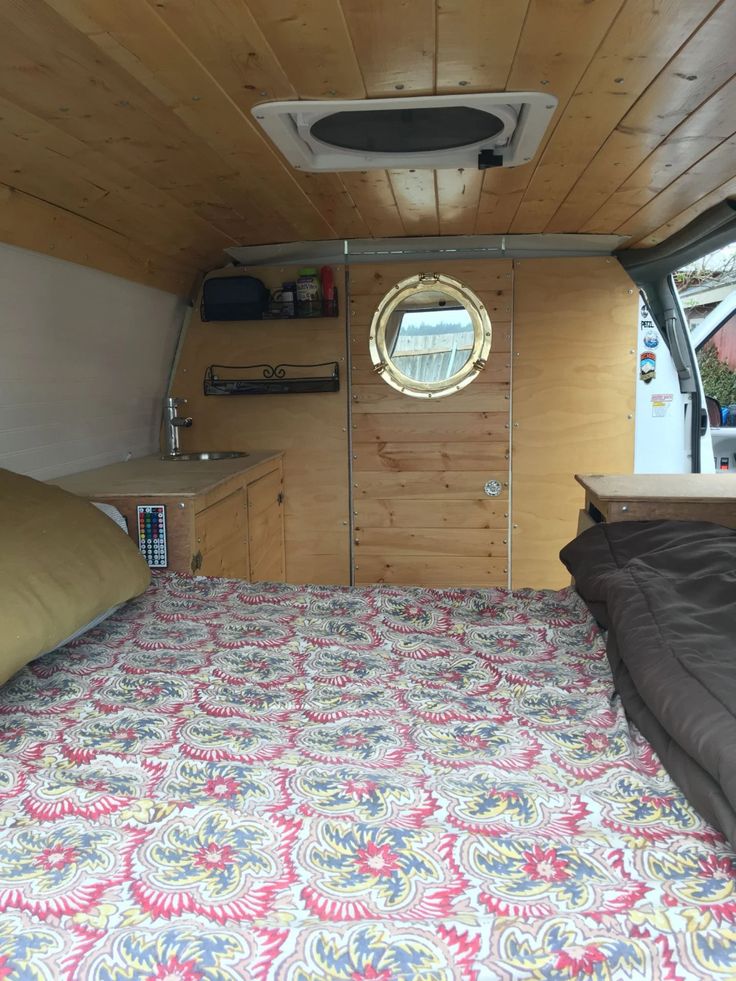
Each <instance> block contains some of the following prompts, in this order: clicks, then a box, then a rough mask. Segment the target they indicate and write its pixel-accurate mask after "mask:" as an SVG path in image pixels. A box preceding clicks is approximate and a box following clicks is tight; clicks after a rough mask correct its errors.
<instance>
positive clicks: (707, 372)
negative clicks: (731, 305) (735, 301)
mask: <svg viewBox="0 0 736 981" xmlns="http://www.w3.org/2000/svg"><path fill="white" fill-rule="evenodd" d="M698 364H699V365H700V377H701V378H702V380H703V391H704V392H705V394H706V395H710V397H711V398H714V399H717V400H718V402H719V403H720V406H721V409H722V410H723V409H727V410H728V417H726V418H724V416H725V413H723V412H722V418H721V422H722V424H723V423H726V424H728V423H729V422H731V418H730V417H731V416H732V415H733V417H734V419H733V422H732V423H731V424H732V425H736V314H734V315H733V316H731V317H729V319H728V320H727V321H726V322H725V323H724V324H723V325H722V326H721V327H719V328H718V330H717V331H716V332H715V334H712V335H711V337H710V339H709V340H707V341H705V343H704V344H703V345H702V347H700V348H699V350H698Z"/></svg>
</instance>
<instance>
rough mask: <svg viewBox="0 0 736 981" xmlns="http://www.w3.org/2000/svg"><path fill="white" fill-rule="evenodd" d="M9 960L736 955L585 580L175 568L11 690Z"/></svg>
mask: <svg viewBox="0 0 736 981" xmlns="http://www.w3.org/2000/svg"><path fill="white" fill-rule="evenodd" d="M0 755H1V757H2V761H3V765H2V768H1V769H0V978H2V979H9V981H20V979H22V981H29V979H41V978H43V979H69V981H77V979H95V981H97V979H101V981H204V979H206V981H224V979H284V981H286V979H288V981H325V979H329V981H333V979H334V981H338V979H339V981H368V979H371V981H391V979H417V981H418V979H421V981H453V979H514V981H518V979H525V978H537V979H549V981H553V979H559V981H563V979H565V981H570V979H587V978H593V979H599V981H603V979H606V981H609V979H621V981H624V979H625V981H630V979H646V981H657V979H673V981H674V979H681V981H688V979H691V978H698V979H708V981H710V979H714V978H736V932H734V928H733V923H734V916H735V914H736V890H735V889H734V882H735V881H736V876H735V869H736V859H735V858H734V856H733V855H732V853H731V852H730V851H729V850H728V848H727V846H726V845H725V844H724V842H723V840H722V839H721V838H720V836H719V835H717V834H716V833H715V832H714V831H713V829H712V828H710V827H708V826H707V825H706V824H704V823H703V822H702V821H701V820H700V819H699V818H698V816H697V815H696V814H695V813H694V812H693V811H692V810H691V809H690V807H689V806H688V805H687V803H686V802H685V801H684V799H683V797H682V796H681V794H680V793H679V792H678V791H677V790H676V789H675V787H674V786H673V784H672V783H671V781H670V780H669V778H668V777H667V776H666V775H665V773H664V772H663V771H662V769H661V767H660V766H659V763H658V761H657V759H656V758H655V757H654V756H653V754H652V752H651V750H650V749H649V748H648V746H647V745H646V744H645V743H644V742H643V740H642V739H641V738H640V737H638V736H637V735H636V734H635V733H633V734H632V733H631V732H630V731H629V729H628V727H627V725H626V721H625V719H624V716H623V714H622V712H621V709H620V707H619V704H618V702H617V700H615V699H612V685H611V679H610V674H609V670H608V666H607V663H606V660H605V655H604V651H603V643H602V637H601V635H600V633H599V632H598V630H597V628H596V627H595V626H594V624H593V623H592V621H591V620H590V619H589V617H588V615H587V613H586V611H585V610H584V608H583V607H582V604H581V603H580V601H579V600H578V599H577V597H576V596H575V595H574V594H573V593H572V592H571V591H569V590H568V591H563V592H560V593H543V592H531V591H526V592H521V593H516V594H509V593H505V592H503V591H466V590H458V591H439V590H421V589H404V588H402V589H398V588H389V587H380V588H366V589H358V590H348V589H324V588H321V587H311V588H301V587H299V588H297V587H289V586H281V585H278V586H263V585H249V584H244V583H240V582H233V581H226V580H206V579H195V580H191V579H181V578H177V577H170V576H161V577H158V578H157V579H156V580H155V581H154V585H153V586H152V587H151V589H150V590H149V591H148V592H147V593H146V595H145V596H143V597H141V598H140V599H139V600H137V601H135V602H134V603H132V604H129V605H128V606H127V607H126V608H125V609H124V610H122V611H120V612H119V613H118V614H117V615H116V616H115V617H113V618H112V619H110V620H108V621H106V622H105V623H104V624H103V625H102V626H101V627H99V628H98V629H96V630H95V631H93V632H91V633H90V634H87V635H86V636H84V637H83V638H81V639H79V640H78V641H77V642H75V643H73V644H72V645H70V646H68V647H67V648H65V649H63V650H60V651H58V652H55V653H53V654H50V655H46V656H45V657H44V658H42V659H41V660H39V661H37V662H35V663H34V664H33V665H32V666H30V667H29V668H27V669H25V670H24V671H22V672H21V673H20V674H19V675H17V676H16V678H15V679H14V680H13V681H12V682H11V683H9V684H8V685H7V686H6V687H5V688H4V689H2V690H0Z"/></svg>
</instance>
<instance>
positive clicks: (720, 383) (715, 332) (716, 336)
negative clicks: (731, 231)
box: [675, 245, 736, 426]
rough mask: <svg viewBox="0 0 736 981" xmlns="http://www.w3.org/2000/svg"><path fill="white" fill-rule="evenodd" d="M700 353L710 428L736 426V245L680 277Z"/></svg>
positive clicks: (693, 265)
mask: <svg viewBox="0 0 736 981" xmlns="http://www.w3.org/2000/svg"><path fill="white" fill-rule="evenodd" d="M675 283H676V284H677V290H678V293H679V295H680V301H681V303H682V307H683V310H684V311H685V316H686V318H687V321H688V326H689V328H690V332H691V336H692V339H693V344H694V346H695V349H696V351H697V356H698V364H699V366H700V377H701V380H702V382H703V391H704V393H705V395H706V397H707V398H708V403H709V404H708V414H709V418H710V421H711V425H721V426H736V309H735V308H734V303H733V298H734V296H736V245H729V246H726V247H725V248H723V249H718V250H717V251H715V252H711V253H709V254H708V255H705V256H703V257H702V258H701V259H698V260H697V261H696V262H693V263H691V264H690V265H688V266H684V267H683V268H682V269H679V270H678V271H677V272H676V273H675Z"/></svg>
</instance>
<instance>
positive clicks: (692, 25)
mask: <svg viewBox="0 0 736 981" xmlns="http://www.w3.org/2000/svg"><path fill="white" fill-rule="evenodd" d="M716 2H717V0H707V2H702V0H701V2H700V3H693V2H692V0H658V2H657V3H652V0H626V3H625V4H624V6H623V7H622V8H621V10H620V12H619V14H618V16H617V17H616V19H615V21H614V22H613V23H612V24H611V27H610V29H609V30H608V32H607V34H606V36H605V38H604V39H603V41H602V43H601V45H600V47H599V48H598V50H597V51H596V52H595V55H594V57H593V59H592V61H591V62H590V64H589V65H588V67H587V69H586V71H585V72H584V74H583V76H582V78H581V79H580V82H579V83H578V85H577V87H576V89H575V92H574V93H573V95H572V97H571V99H570V101H569V103H568V105H567V106H566V107H565V108H564V110H563V112H562V115H561V117H560V120H559V122H558V124H557V128H556V129H555V133H554V140H553V141H550V142H549V143H548V144H547V146H546V148H545V150H544V152H543V153H542V156H541V158H540V160H539V163H538V164H537V166H536V169H535V171H534V174H533V176H532V178H531V180H530V181H529V186H528V188H527V190H526V191H525V193H524V199H523V201H522V203H521V205H520V207H519V211H518V212H517V214H516V217H515V218H514V221H513V222H512V225H511V231H512V232H529V231H537V230H538V229H539V228H540V227H542V228H543V227H545V226H546V225H547V223H548V222H549V220H550V219H551V218H552V217H553V215H554V214H555V212H556V211H557V209H558V208H559V206H560V204H561V203H562V201H563V200H564V198H565V197H566V196H567V194H568V192H569V191H570V189H571V188H572V187H573V185H574V184H575V181H576V180H577V178H578V177H579V176H580V175H581V174H582V173H583V172H584V170H585V168H586V167H587V165H588V164H589V163H590V161H591V160H592V159H593V157H594V156H595V154H596V152H597V151H598V149H599V148H600V146H601V145H602V144H603V143H604V142H605V140H606V137H607V136H608V134H609V133H610V132H611V130H612V129H613V128H614V127H615V126H616V125H617V123H618V122H619V121H620V119H621V117H622V116H623V115H624V113H625V112H626V111H627V109H629V108H631V106H632V105H633V104H634V102H635V101H636V99H637V98H638V97H639V95H640V93H641V92H642V90H643V89H644V88H646V86H648V85H649V83H650V82H651V81H652V80H653V79H654V78H655V77H656V75H657V74H658V73H659V72H660V71H661V70H662V69H663V68H664V66H665V65H666V64H667V62H668V61H669V60H670V58H671V57H672V55H673V54H674V53H675V52H676V51H677V49H678V48H679V47H680V46H681V44H682V39H683V37H687V36H688V35H689V34H691V33H692V31H694V30H695V29H696V28H697V26H698V24H699V23H700V22H701V21H702V19H703V18H704V17H705V16H707V14H708V13H709V12H710V10H711V9H712V8H713V7H714V6H715V5H716ZM576 42H577V36H576ZM575 47H577V43H576V44H575Z"/></svg>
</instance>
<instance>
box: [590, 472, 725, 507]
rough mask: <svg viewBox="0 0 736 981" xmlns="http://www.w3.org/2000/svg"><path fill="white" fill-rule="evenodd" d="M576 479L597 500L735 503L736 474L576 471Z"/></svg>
mask: <svg viewBox="0 0 736 981" xmlns="http://www.w3.org/2000/svg"><path fill="white" fill-rule="evenodd" d="M575 480H577V482H578V483H579V484H582V485H583V487H584V488H585V489H586V491H588V493H589V494H590V495H592V496H593V497H596V498H598V499H599V500H606V501H632V500H637V501H703V500H706V501H712V502H713V503H716V502H719V503H720V502H723V503H729V504H736V474H727V473H682V474H659V473H655V474H648V473H638V474H621V475H619V474H575Z"/></svg>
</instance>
